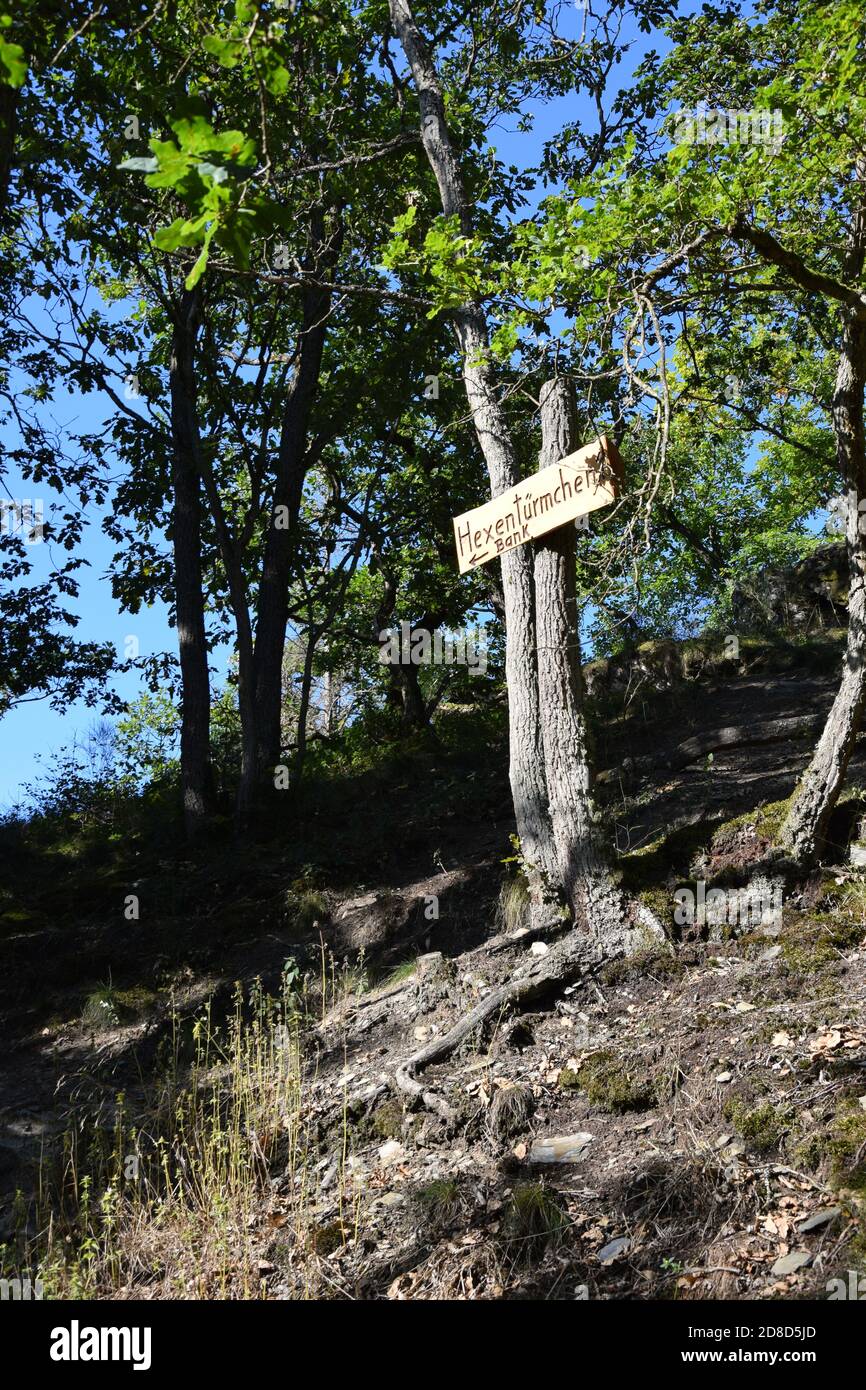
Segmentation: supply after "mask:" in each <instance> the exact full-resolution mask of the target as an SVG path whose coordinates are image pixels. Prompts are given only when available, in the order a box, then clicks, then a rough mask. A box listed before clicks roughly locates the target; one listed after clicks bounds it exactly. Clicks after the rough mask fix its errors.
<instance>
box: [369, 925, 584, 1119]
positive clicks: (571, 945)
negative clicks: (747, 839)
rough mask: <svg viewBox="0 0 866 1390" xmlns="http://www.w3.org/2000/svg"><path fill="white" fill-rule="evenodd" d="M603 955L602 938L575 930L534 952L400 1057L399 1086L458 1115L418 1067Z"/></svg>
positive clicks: (441, 1110) (432, 1105)
mask: <svg viewBox="0 0 866 1390" xmlns="http://www.w3.org/2000/svg"><path fill="white" fill-rule="evenodd" d="M604 958H607V959H609V958H610V953H609V952H604ZM601 959H602V950H601V946H600V943H599V942H598V941H597V940H595V939H594V938H592V937H589V936H586V935H584V934H583V933H578V932H576V931H572V932H571V933H570V934H569V935H568V936H567V937H566V938H565V940H564V941H559V942H557V943H556V944H555V945H554V946H551V948H550V950H549V951H548V953H547V955H545V956H542V957H540V958H538V957H535V956H533V957H532V960H531V963H530V964H529V965H528V966H526V967H524V968H523V970H522V971H521V972H520V973H519V974H518V975H517V976H516V977H515V978H514V979H512V980H509V981H508V983H507V984H505V985H500V987H499V988H498V989H493V990H491V991H490V993H489V994H486V995H485V996H484V998H483V999H482V1000H481V1001H480V1002H479V1003H478V1004H476V1005H475V1008H474V1009H470V1011H469V1013H467V1014H464V1015H463V1016H462V1018H460V1019H458V1020H457V1022H456V1023H455V1024H454V1026H453V1028H450V1029H449V1030H448V1032H447V1033H443V1034H442V1036H441V1037H438V1038H433V1039H431V1041H430V1042H428V1043H425V1045H424V1046H423V1047H420V1048H419V1049H418V1051H417V1052H413V1053H412V1055H411V1057H407V1058H406V1060H405V1062H401V1063H400V1065H399V1067H398V1068H397V1070H396V1072H395V1075H394V1079H395V1082H396V1085H397V1088H398V1090H400V1091H402V1092H403V1093H404V1094H405V1095H408V1096H411V1097H412V1099H413V1100H414V1101H421V1102H422V1103H423V1104H424V1105H426V1106H427V1108H428V1109H429V1110H433V1111H434V1112H435V1113H436V1114H437V1115H441V1116H442V1118H443V1119H445V1120H448V1121H453V1120H455V1119H456V1115H455V1112H454V1110H453V1109H452V1108H451V1106H450V1105H448V1103H447V1101H445V1100H444V1099H443V1097H442V1096H440V1095H439V1094H438V1093H437V1092H435V1091H430V1090H427V1089H425V1087H424V1086H423V1084H422V1083H421V1082H420V1081H419V1080H418V1076H419V1073H420V1072H422V1071H423V1070H424V1069H425V1068H426V1067H429V1066H431V1065H432V1064H433V1063H434V1062H442V1061H444V1060H445V1058H446V1057H450V1055H451V1054H452V1052H454V1050H455V1049H456V1048H457V1047H458V1046H459V1044H460V1043H461V1042H462V1041H463V1039H464V1038H466V1037H468V1036H469V1035H470V1034H471V1033H473V1032H474V1031H475V1029H476V1028H478V1027H479V1026H480V1025H481V1024H482V1023H484V1022H485V1020H486V1019H488V1018H490V1017H491V1016H492V1015H493V1014H496V1013H500V1012H502V1011H503V1010H505V1009H512V1008H516V1007H519V1006H522V1005H524V1004H530V1003H533V1002H534V1001H535V1000H537V999H540V998H542V997H543V996H544V995H546V994H549V993H550V992H551V991H552V990H553V989H555V988H556V987H557V986H559V985H565V984H568V983H569V982H570V981H571V980H573V979H575V978H576V977H577V976H579V975H582V974H588V973H589V972H590V971H591V970H593V969H595V968H597V966H598V965H599V963H600V961H601Z"/></svg>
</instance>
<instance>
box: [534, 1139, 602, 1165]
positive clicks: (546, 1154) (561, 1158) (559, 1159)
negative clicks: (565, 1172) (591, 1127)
mask: <svg viewBox="0 0 866 1390" xmlns="http://www.w3.org/2000/svg"><path fill="white" fill-rule="evenodd" d="M594 1138H595V1135H594V1134H561V1135H557V1136H556V1137H555V1138H551V1139H539V1140H538V1141H537V1142H536V1143H535V1144H533V1146H532V1148H531V1149H530V1150H529V1162H530V1163H577V1162H578V1161H579V1160H580V1159H581V1158H583V1156H584V1154H585V1153H586V1151H587V1149H588V1148H589V1145H590V1144H591V1143H592V1141H593V1139H594Z"/></svg>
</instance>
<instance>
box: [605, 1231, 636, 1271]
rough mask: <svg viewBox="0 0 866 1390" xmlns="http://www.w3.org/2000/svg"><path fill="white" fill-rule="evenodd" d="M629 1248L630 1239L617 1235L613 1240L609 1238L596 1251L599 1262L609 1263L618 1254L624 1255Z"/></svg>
mask: <svg viewBox="0 0 866 1390" xmlns="http://www.w3.org/2000/svg"><path fill="white" fill-rule="evenodd" d="M630 1249H631V1241H630V1240H629V1238H628V1236H617V1237H616V1238H615V1239H614V1240H609V1241H608V1243H607V1245H605V1246H603V1247H602V1248H601V1250H599V1252H598V1258H599V1261H600V1262H601V1264H603V1265H609V1264H611V1263H612V1262H613V1261H614V1260H615V1259H617V1258H618V1257H619V1256H620V1255H625V1254H626V1253H627V1251H629V1250H630Z"/></svg>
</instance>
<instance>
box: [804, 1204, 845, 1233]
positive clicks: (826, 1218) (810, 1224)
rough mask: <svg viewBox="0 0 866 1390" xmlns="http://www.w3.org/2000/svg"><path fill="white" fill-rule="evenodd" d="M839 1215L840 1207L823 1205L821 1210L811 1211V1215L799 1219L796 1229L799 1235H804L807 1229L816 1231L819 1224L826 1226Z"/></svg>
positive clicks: (840, 1212)
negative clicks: (803, 1219)
mask: <svg viewBox="0 0 866 1390" xmlns="http://www.w3.org/2000/svg"><path fill="white" fill-rule="evenodd" d="M841 1215H842V1208H841V1207H825V1208H824V1209H823V1211H816V1212H813V1213H812V1215H811V1216H807V1218H806V1220H805V1221H800V1222H799V1223H798V1225H797V1230H798V1231H799V1232H800V1234H801V1235H805V1234H806V1232H807V1231H817V1230H818V1229H819V1228H820V1227H821V1226H828V1225H829V1224H830V1222H831V1221H835V1220H836V1217H837V1216H841Z"/></svg>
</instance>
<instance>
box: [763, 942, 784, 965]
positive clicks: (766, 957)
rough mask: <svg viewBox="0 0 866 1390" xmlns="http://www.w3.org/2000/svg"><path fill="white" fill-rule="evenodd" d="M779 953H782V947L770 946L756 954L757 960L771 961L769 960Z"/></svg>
mask: <svg viewBox="0 0 866 1390" xmlns="http://www.w3.org/2000/svg"><path fill="white" fill-rule="evenodd" d="M781 954H782V948H781V946H771V947H770V949H769V950H768V951H764V952H763V953H762V954H761V955H760V956H758V960H759V961H764V962H769V961H771V960H775V959H776V957H777V956H780V955H781Z"/></svg>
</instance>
